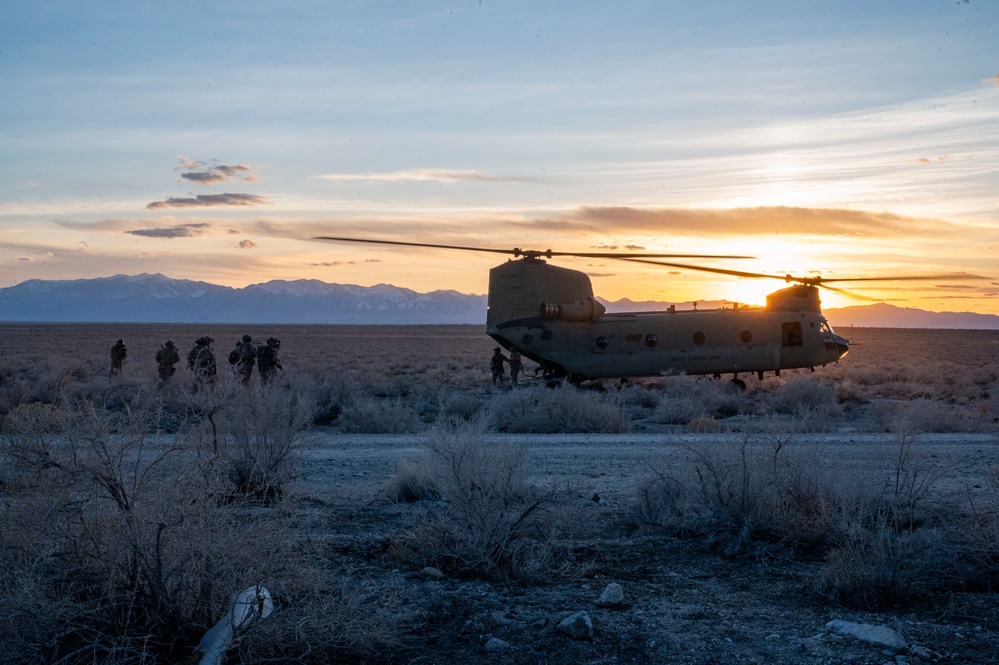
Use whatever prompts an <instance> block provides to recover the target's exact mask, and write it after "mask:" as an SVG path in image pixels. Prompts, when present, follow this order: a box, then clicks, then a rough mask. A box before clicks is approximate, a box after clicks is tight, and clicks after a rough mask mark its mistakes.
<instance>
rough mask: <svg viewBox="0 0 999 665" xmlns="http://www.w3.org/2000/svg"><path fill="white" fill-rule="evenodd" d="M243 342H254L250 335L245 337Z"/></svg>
mask: <svg viewBox="0 0 999 665" xmlns="http://www.w3.org/2000/svg"><path fill="white" fill-rule="evenodd" d="M243 341H244V342H246V343H247V344H249V343H250V342H252V341H253V338H252V337H250V336H249V335H243Z"/></svg>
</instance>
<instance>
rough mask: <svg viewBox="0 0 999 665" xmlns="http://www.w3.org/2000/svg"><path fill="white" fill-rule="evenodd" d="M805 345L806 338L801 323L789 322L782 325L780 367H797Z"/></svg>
mask: <svg viewBox="0 0 999 665" xmlns="http://www.w3.org/2000/svg"><path fill="white" fill-rule="evenodd" d="M804 345H805V336H804V333H803V332H802V328H801V322H800V321H789V322H787V323H782V324H780V347H781V348H780V366H781V367H795V366H796V364H795V363H796V361H797V359H798V357H799V356H800V355H801V350H802V348H801V347H803V346H804Z"/></svg>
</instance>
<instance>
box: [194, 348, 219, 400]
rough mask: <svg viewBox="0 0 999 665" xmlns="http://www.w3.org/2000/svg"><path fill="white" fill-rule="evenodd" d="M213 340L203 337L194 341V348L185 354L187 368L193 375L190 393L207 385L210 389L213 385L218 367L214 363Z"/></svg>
mask: <svg viewBox="0 0 999 665" xmlns="http://www.w3.org/2000/svg"><path fill="white" fill-rule="evenodd" d="M214 341H215V340H214V339H212V338H211V337H208V336H207V335H205V336H204V337H199V338H198V339H196V340H194V347H193V348H192V349H191V350H190V351H188V352H187V368H188V369H189V370H191V373H192V374H193V375H194V384H193V385H192V387H191V390H192V392H195V393H196V392H198V390H199V389H200V388H201V387H202V386H204V385H206V384H207V385H208V386H209V387H211V386H212V385H213V384H214V383H215V375H216V373H217V372H218V366H217V365H216V362H215V351H214V349H212V342H214Z"/></svg>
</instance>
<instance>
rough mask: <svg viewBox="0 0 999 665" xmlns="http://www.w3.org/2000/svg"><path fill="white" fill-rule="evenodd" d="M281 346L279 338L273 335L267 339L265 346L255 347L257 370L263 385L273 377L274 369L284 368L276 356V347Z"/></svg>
mask: <svg viewBox="0 0 999 665" xmlns="http://www.w3.org/2000/svg"><path fill="white" fill-rule="evenodd" d="M280 348H281V340H279V339H276V338H274V337H269V338H268V339H267V346H262V347H260V348H259V349H257V370H259V371H260V382H261V383H262V384H264V385H265V386H266V385H267V384H268V383H270V382H271V379H273V378H274V372H275V371H276V370H279V369H280V370H282V371H283V370H284V367H282V366H281V360H280V359H279V358H278V349H280Z"/></svg>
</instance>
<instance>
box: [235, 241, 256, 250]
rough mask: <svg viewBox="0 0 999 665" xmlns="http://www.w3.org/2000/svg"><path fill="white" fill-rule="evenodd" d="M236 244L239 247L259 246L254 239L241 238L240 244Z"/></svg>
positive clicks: (250, 247)
mask: <svg viewBox="0 0 999 665" xmlns="http://www.w3.org/2000/svg"><path fill="white" fill-rule="evenodd" d="M236 246H237V247H239V248H240V249H253V248H254V247H256V246H257V243H255V242H253V241H252V240H240V241H239V244H238V245H236Z"/></svg>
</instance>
